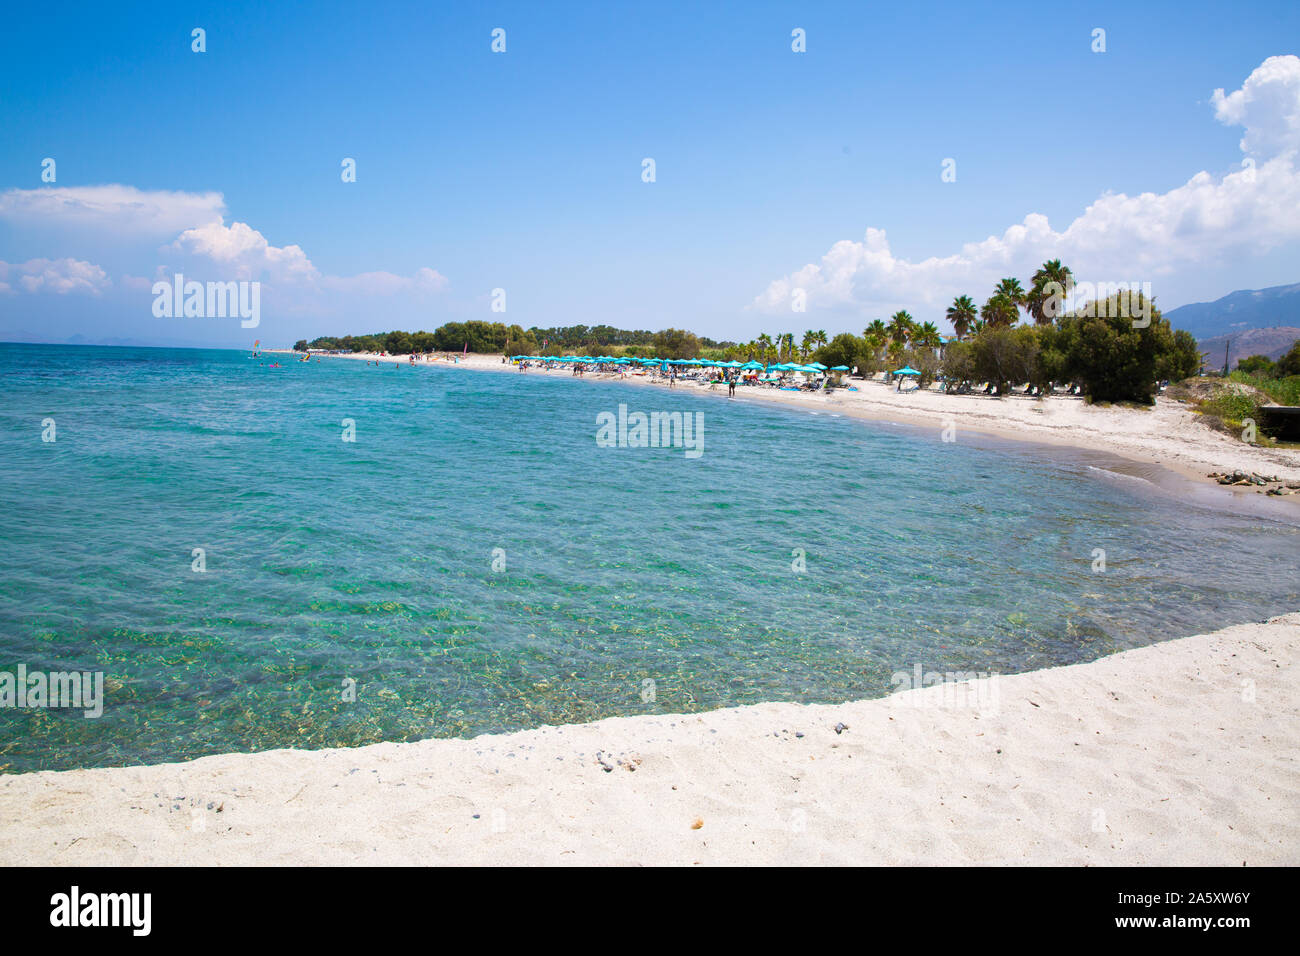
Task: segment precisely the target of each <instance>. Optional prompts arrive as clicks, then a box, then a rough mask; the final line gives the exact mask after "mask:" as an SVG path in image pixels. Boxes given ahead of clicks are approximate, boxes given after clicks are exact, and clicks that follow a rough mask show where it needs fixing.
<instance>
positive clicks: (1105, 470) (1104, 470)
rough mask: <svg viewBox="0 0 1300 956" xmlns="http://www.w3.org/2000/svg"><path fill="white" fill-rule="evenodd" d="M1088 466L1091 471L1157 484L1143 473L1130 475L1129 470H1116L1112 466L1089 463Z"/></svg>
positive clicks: (1145, 483) (1146, 483)
mask: <svg viewBox="0 0 1300 956" xmlns="http://www.w3.org/2000/svg"><path fill="white" fill-rule="evenodd" d="M1087 468H1088V470H1089V471H1096V472H1100V473H1101V474H1103V475H1107V476H1109V477H1111V478H1127V479H1128V480H1129V481H1140V482H1142V484H1144V485H1153V484H1155V482H1153V481H1152V480H1151V479H1150V478H1143V477H1142V476H1141V475H1130V474H1128V473H1127V472H1123V471H1114V470H1112V469H1110V468H1098V467H1097V466H1096V465H1088V466H1087Z"/></svg>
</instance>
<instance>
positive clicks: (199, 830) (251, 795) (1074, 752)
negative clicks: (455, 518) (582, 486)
mask: <svg viewBox="0 0 1300 956" xmlns="http://www.w3.org/2000/svg"><path fill="white" fill-rule="evenodd" d="M1298 681H1300V614H1290V615H1286V616H1284V617H1279V618H1275V619H1273V620H1271V621H1269V622H1267V623H1263V624H1247V625H1241V626H1237V627H1231V628H1227V629H1225V630H1222V631H1219V632H1217V633H1214V634H1209V635H1204V636H1199V637H1189V638H1185V639H1182V640H1176V641H1168V642H1164V643H1160V644H1155V645H1152V646H1149V647H1144V648H1140V649H1137V650H1132V651H1127V652H1124V653H1121V654H1116V655H1113V656H1110V657H1106V658H1102V659H1101V660H1098V661H1094V662H1092V663H1088V664H1078V665H1074V666H1071V667H1061V668H1055V669H1051V670H1043V671H1035V672H1032V673H1028V674H1022V675H1016V676H1008V677H998V678H995V683H996V692H995V696H994V697H989V696H986V697H985V698H983V701H984V706H982V707H981V706H978V705H972V702H971V701H970V700H969V698H968V697H965V696H962V695H951V694H950V695H949V697H948V699H947V701H946V702H945V698H944V693H945V688H943V687H932V688H926V689H924V690H919V691H905V692H902V693H899V694H895V695H893V696H891V697H887V698H882V699H878V700H870V701H860V702H856V703H846V704H841V705H834V706H804V705H798V704H760V705H757V706H753V707H740V708H732V709H727V710H719V711H713V712H711V713H706V714H702V715H698V716H685V717H683V716H646V717H622V718H614V719H610V720H604V721H600V722H598V723H593V724H581V725H570V726H565V727H543V728H539V729H537V730H530V731H524V732H520V733H513V734H507V735H501V736H488V737H479V738H477V739H474V740H428V741H422V742H419V743H410V744H376V745H374V746H369V747H363V748H359V749H353V750H323V751H290V750H278V751H270V752H265V753H260V754H251V755H248V754H227V755H222V756H216V757H207V758H204V759H201V760H196V761H193V762H191V763H186V764H166V765H160V766H153V767H133V768H127V769H111V770H76V771H69V772H62V773H53V772H47V773H31V774H23V775H15V776H7V777H2V778H0V821H3V823H2V824H0V859H3V860H4V861H5V862H6V863H9V864H40V865H45V864H82V865H85V864H227V865H238V864H253V863H268V864H344V863H372V864H507V863H514V864H673V865H692V864H888V863H897V864H922V865H925V864H960V863H973V864H1062V865H1076V864H1101V865H1151V864H1170V865H1222V866H1241V865H1243V864H1245V865H1264V864H1297V863H1300V759H1298V757H1300V699H1298V698H1297V696H1296V693H1295V688H1296V686H1297V682H1298ZM949 689H951V688H949ZM363 690H364V689H363ZM837 724H844V725H847V729H844V730H843V731H842V733H838V734H837V733H836V731H835V729H834V728H835V727H836V725H837ZM606 767H609V768H611V769H609V770H606V769H605V768H606Z"/></svg>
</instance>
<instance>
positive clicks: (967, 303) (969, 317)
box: [947, 295, 979, 342]
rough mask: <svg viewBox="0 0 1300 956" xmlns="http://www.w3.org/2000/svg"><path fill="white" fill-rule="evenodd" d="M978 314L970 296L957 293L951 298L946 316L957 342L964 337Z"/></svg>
mask: <svg viewBox="0 0 1300 956" xmlns="http://www.w3.org/2000/svg"><path fill="white" fill-rule="evenodd" d="M978 316H979V312H978V310H977V309H976V308H975V302H974V300H973V299H971V297H970V296H968V295H959V296H957V298H955V299H953V300H952V305H950V306H948V312H947V318H948V321H949V322H951V323H952V331H953V334H954V335H955V336H957V341H958V342H960V341H961V340H962V339H964V338H965V337H966V333H967V332H968V331H969V330H970V327H971V324H972V323H973V322H974V321H975V319H976V318H977V317H978Z"/></svg>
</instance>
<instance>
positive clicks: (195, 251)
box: [0, 184, 447, 305]
mask: <svg viewBox="0 0 1300 956" xmlns="http://www.w3.org/2000/svg"><path fill="white" fill-rule="evenodd" d="M225 212H226V203H225V198H224V197H223V196H222V194H221V193H219V192H206V193H192V192H169V191H166V190H142V189H137V188H136V187H134V186H124V185H120V184H109V185H104V186H71V187H62V186H60V187H49V188H45V189H9V190H6V191H5V192H3V193H0V220H3V221H8V222H12V223H14V224H15V225H17V226H20V227H29V228H30V227H33V226H41V227H46V228H54V229H58V230H63V231H67V232H69V233H71V234H73V235H76V236H78V237H79V238H82V239H89V238H91V237H93V236H94V235H96V234H99V235H100V236H101V237H102V236H103V235H107V236H109V237H110V238H111V239H112V240H113V241H114V242H116V241H117V240H118V239H146V240H148V239H152V240H153V241H155V242H156V241H158V240H171V241H170V242H168V243H165V244H164V245H163V247H162V248H161V250H160V252H162V253H163V255H164V258H166V257H168V256H170V255H174V254H180V255H183V256H191V257H197V258H200V259H203V260H205V261H206V263H207V264H208V265H210V266H211V267H212V270H213V271H214V272H215V274H214V275H213V276H212V278H214V279H218V278H220V279H265V280H269V281H271V282H273V283H277V284H279V285H280V286H281V287H282V288H283V289H284V290H286V291H292V290H297V291H298V292H300V293H320V292H335V293H355V294H358V295H369V296H386V295H397V294H412V293H429V292H438V291H441V290H442V289H444V288H445V287H446V285H447V279H446V277H445V276H443V275H441V274H440V273H438V272H437V271H435V270H434V269H430V268H427V267H426V268H423V269H420V270H418V271H417V272H416V273H415V274H414V275H412V276H400V275H397V274H395V273H392V272H383V271H377V272H365V273H361V274H360V275H355V276H332V275H322V273H321V272H320V270H318V269H317V268H316V267H315V266H314V265H313V264H312V262H311V260H310V259H309V258H308V257H307V254H306V253H305V252H304V251H303V249H302V247H300V246H298V245H286V246H273V245H271V243H270V242H269V241H268V240H267V238H266V237H265V236H264V235H262V233H261V232H259V231H258V230H256V229H254V228H253V227H252V226H250V225H249V224H248V223H245V222H232V223H231V224H230V225H226V224H225ZM101 242H102V239H101ZM101 251H102V250H101ZM83 254H84V252H83ZM32 261H33V262H47V261H49V260H32ZM77 261H78V260H74V259H60V260H57V263H56V266H57V265H58V264H59V263H74V262H77ZM83 264H84V265H86V266H89V263H83ZM10 268H11V269H13V268H18V267H12V266H11V267H10ZM52 268H54V267H52ZM59 268H62V269H64V271H65V272H67V271H68V269H70V267H68V266H59ZM89 268H91V269H95V270H98V276H96V275H90V274H77V273H76V272H75V270H73V271H72V272H69V273H68V274H66V275H63V274H58V272H57V269H56V271H55V272H51V273H49V274H48V275H47V274H46V273H45V272H42V273H40V275H26V274H25V275H24V276H22V277H20V278H19V279H17V280H16V281H18V282H19V283H21V284H22V285H23V287H24V288H29V290H30V291H35V290H36V289H40V288H44V289H51V290H54V291H73V290H74V289H75V290H85V291H92V292H96V293H97V292H98V291H99V290H100V289H102V288H105V287H107V286H108V285H111V282H109V281H108V278H107V276H106V275H105V274H104V273H103V270H102V269H99V267H98V266H89ZM171 271H172V270H171V269H170V268H169V267H168V265H166V264H162V265H157V266H156V268H155V277H156V278H166V277H167V275H168V273H169V272H171ZM178 271H179V270H178ZM101 280H102V281H101ZM14 281H15V280H7V279H6V278H5V276H4V275H3V274H0V292H13V291H14V289H13V285H14ZM142 281H143V280H140V281H139V282H137V281H132V282H124V288H126V289H128V290H131V291H138V288H137V287H138V286H140V283H141V282H142ZM286 305H288V303H287V302H286Z"/></svg>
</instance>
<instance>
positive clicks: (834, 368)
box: [830, 365, 849, 372]
mask: <svg viewBox="0 0 1300 956" xmlns="http://www.w3.org/2000/svg"><path fill="white" fill-rule="evenodd" d="M848 370H849V367H848V366H847V365H832V366H831V367H830V371H832V372H847V371H848Z"/></svg>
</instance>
